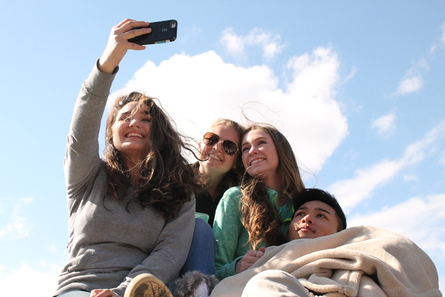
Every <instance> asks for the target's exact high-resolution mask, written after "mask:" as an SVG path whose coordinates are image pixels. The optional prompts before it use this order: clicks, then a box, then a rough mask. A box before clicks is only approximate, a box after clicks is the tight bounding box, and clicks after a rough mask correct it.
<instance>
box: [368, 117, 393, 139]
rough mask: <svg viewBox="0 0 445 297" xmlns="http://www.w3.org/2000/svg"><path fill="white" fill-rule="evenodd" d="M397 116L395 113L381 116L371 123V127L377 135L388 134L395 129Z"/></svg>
mask: <svg viewBox="0 0 445 297" xmlns="http://www.w3.org/2000/svg"><path fill="white" fill-rule="evenodd" d="M396 119H397V116H396V115H395V113H393V112H392V113H389V114H386V115H383V116H381V117H379V118H378V119H376V120H375V121H373V122H372V127H373V128H375V129H377V133H379V134H381V135H382V134H388V133H389V132H391V131H393V130H394V129H395V122H396Z"/></svg>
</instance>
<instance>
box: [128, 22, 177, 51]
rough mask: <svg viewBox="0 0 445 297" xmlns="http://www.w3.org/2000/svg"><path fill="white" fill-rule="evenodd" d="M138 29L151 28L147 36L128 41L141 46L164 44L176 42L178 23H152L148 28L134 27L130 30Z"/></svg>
mask: <svg viewBox="0 0 445 297" xmlns="http://www.w3.org/2000/svg"><path fill="white" fill-rule="evenodd" d="M140 28H151V32H150V33H148V34H144V35H140V36H136V37H134V38H131V39H128V41H130V42H134V43H137V44H141V45H142V44H154V43H165V42H171V41H175V40H176V33H177V31H178V22H177V21H176V20H168V21H161V22H153V23H150V25H149V26H148V27H136V28H133V29H132V30H134V29H140Z"/></svg>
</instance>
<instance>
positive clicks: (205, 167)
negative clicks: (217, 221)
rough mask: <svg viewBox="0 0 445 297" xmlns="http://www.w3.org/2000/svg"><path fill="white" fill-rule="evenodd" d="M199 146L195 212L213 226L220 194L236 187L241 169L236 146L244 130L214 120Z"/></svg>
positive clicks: (239, 126)
mask: <svg viewBox="0 0 445 297" xmlns="http://www.w3.org/2000/svg"><path fill="white" fill-rule="evenodd" d="M207 131H208V132H206V133H205V134H204V136H203V137H202V140H201V141H200V143H199V157H200V159H201V160H200V161H199V162H197V163H195V165H194V166H195V170H196V172H197V173H198V176H199V178H200V180H201V183H202V185H203V191H201V193H199V194H198V195H197V197H196V211H197V212H199V213H204V214H207V215H208V216H209V218H208V223H209V224H210V226H213V220H214V216H215V211H216V206H217V205H218V202H219V200H220V199H221V197H222V195H223V193H224V192H225V191H226V190H227V189H228V188H230V187H234V186H238V185H239V184H240V177H241V176H242V170H243V166H242V163H241V157H240V150H239V145H240V142H241V136H242V134H243V132H244V128H243V127H242V126H241V125H240V124H238V123H237V122H235V121H232V120H229V119H219V120H216V121H215V122H214V123H213V124H212V125H211V126H210V128H209V129H208V130H207Z"/></svg>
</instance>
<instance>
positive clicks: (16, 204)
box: [0, 198, 33, 240]
mask: <svg viewBox="0 0 445 297" xmlns="http://www.w3.org/2000/svg"><path fill="white" fill-rule="evenodd" d="M9 200H10V201H11V203H8V204H6V205H2V208H5V207H8V208H11V209H8V210H7V211H5V212H4V214H2V217H1V218H2V221H1V225H0V239H3V240H14V239H19V238H23V237H27V236H29V234H30V231H29V230H30V229H31V225H30V224H29V223H28V220H27V219H26V218H25V217H23V215H22V209H23V207H24V206H27V205H28V204H30V203H31V202H32V201H33V198H19V199H9ZM2 212H3V211H2Z"/></svg>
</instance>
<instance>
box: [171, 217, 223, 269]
mask: <svg viewBox="0 0 445 297" xmlns="http://www.w3.org/2000/svg"><path fill="white" fill-rule="evenodd" d="M215 251H216V243H215V238H214V237H213V232H212V227H210V225H209V224H208V223H207V222H205V221H204V220H203V219H199V218H196V219H195V230H194V232H193V239H192V245H191V246H190V251H189V254H188V256H187V260H186V261H185V264H184V266H183V267H182V269H181V271H180V274H179V275H180V276H181V277H182V276H183V275H184V274H185V273H186V272H189V271H194V270H198V271H200V272H202V273H203V274H205V275H213V274H215Z"/></svg>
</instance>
